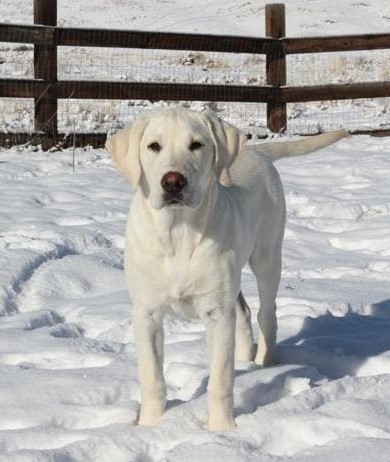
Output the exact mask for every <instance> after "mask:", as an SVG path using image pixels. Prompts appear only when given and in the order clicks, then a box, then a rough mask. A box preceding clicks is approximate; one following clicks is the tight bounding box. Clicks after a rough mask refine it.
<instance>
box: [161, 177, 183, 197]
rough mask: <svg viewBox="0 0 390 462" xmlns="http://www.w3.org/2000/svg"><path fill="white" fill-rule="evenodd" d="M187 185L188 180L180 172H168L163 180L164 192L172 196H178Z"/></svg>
mask: <svg viewBox="0 0 390 462" xmlns="http://www.w3.org/2000/svg"><path fill="white" fill-rule="evenodd" d="M186 184H187V180H186V178H185V177H184V176H183V175H182V174H181V173H179V172H168V173H166V174H165V175H164V176H163V177H162V179H161V186H162V188H163V190H164V191H166V192H167V193H170V194H178V193H179V192H180V191H181V190H182V189H183V188H184V186H185V185H186Z"/></svg>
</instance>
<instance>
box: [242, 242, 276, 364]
mask: <svg viewBox="0 0 390 462" xmlns="http://www.w3.org/2000/svg"><path fill="white" fill-rule="evenodd" d="M280 244H281V242H280ZM249 264H250V266H251V269H252V271H253V272H254V273H255V276H256V280H257V286H258V289H259V298H260V310H259V313H258V315H257V320H258V322H259V327H260V334H261V335H260V336H259V342H258V348H257V353H256V357H255V363H256V364H259V365H261V366H271V365H272V364H275V362H276V332H277V320H276V303H275V299H276V294H277V292H278V287H279V282H280V273H281V245H277V246H274V247H273V248H271V249H269V248H268V249H264V248H263V249H257V250H255V251H254V252H253V254H252V256H251V258H250V260H249Z"/></svg>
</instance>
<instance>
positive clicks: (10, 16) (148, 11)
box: [0, 0, 390, 137]
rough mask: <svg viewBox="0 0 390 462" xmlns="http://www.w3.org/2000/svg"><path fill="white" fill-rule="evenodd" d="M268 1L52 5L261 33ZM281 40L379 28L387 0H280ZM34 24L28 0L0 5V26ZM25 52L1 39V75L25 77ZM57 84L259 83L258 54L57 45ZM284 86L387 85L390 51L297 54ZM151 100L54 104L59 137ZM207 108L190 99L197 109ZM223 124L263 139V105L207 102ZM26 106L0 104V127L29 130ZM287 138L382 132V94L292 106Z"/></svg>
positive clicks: (69, 22)
mask: <svg viewBox="0 0 390 462" xmlns="http://www.w3.org/2000/svg"><path fill="white" fill-rule="evenodd" d="M266 3H267V2H261V1H248V0H239V1H237V0H227V1H225V0H224V1H221V0H212V1H206V0H200V1H196V2H194V1H193V0H164V1H161V0H146V1H132V0H93V1H87V0H58V2H57V4H58V24H59V25H60V26H68V27H91V28H114V29H139V30H154V31H156V30H160V31H177V32H196V33H209V34H228V35H250V36H254V37H263V36H265V25H264V23H265V20H264V7H265V4H266ZM285 3H286V30H287V36H289V37H292V36H307V37H310V36H315V35H317V36H318V35H332V34H333V35H337V34H338V35H340V34H361V33H367V34H369V33H380V32H388V31H389V24H390V3H389V2H388V1H387V0H375V1H364V2H363V1H356V0H341V1H334V0H294V1H292V0H288V1H286V2H285ZM2 21H4V22H12V23H26V24H32V23H33V1H32V0H1V1H0V22H2ZM33 63H34V60H33V46H32V45H28V44H12V43H0V78H2V77H4V78H9V77H16V78H33V76H34V64H33ZM58 70H59V72H58V74H59V78H60V79H62V80H80V79H82V80H102V81H114V82H115V81H118V82H123V81H138V82H145V81H146V82H176V83H193V84H196V83H201V84H225V85H252V86H259V85H265V83H266V81H265V74H266V65H265V55H251V54H240V55H237V54H235V55H231V54H229V53H208V52H202V53H197V52H190V51H185V50H182V51H170V50H165V51H164V50H134V49H132V50H128V49H110V48H108V49H107V48H88V47H87V48H86V47H84V48H83V47H58ZM287 70H288V72H287V79H288V81H287V84H288V85H318V84H322V85H325V84H337V83H356V82H378V81H381V82H383V81H389V80H390V50H373V51H367V52H363V51H359V52H340V53H321V54H300V55H289V56H288V57H287ZM158 105H159V103H158V102H157V103H156V102H153V103H151V102H150V101H118V100H110V101H96V100H76V99H68V100H60V103H59V130H60V132H61V133H65V134H71V133H73V132H83V131H84V132H104V133H106V132H108V131H114V130H116V129H117V128H118V126H121V125H123V124H124V123H126V122H128V121H129V120H132V119H133V118H134V117H136V116H137V115H138V114H139V113H142V112H145V111H150V110H154V109H156V106H158ZM207 105H210V104H208V103H198V104H197V105H196V108H198V109H199V108H203V107H205V106H207ZM211 105H212V107H213V109H216V110H217V111H218V112H219V114H220V115H222V116H223V117H224V118H225V120H229V121H230V122H231V123H234V124H236V125H238V126H239V127H240V128H242V129H244V130H245V131H246V133H250V134H252V135H254V136H257V135H258V136H261V137H262V136H264V135H266V134H267V128H266V106H265V104H261V103H260V104H254V103H247V104H235V103H223V102H215V101H214V102H211ZM33 109H34V100H33V99H24V100H12V99H8V100H7V99H2V100H0V130H1V131H6V132H13V131H17V130H20V129H21V128H23V130H25V131H30V132H32V131H34V128H33V127H34V111H33ZM287 113H288V130H289V133H290V134H297V133H299V134H302V133H316V132H318V130H320V129H326V130H330V129H335V128H338V127H339V126H341V125H343V126H346V127H348V129H350V130H371V129H386V128H390V98H378V99H371V100H367V99H360V100H345V101H322V102H310V103H291V104H288V105H287Z"/></svg>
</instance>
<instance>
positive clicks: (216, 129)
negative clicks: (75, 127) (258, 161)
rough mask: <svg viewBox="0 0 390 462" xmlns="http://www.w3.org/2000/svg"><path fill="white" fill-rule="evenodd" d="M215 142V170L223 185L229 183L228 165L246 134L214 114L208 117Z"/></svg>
mask: <svg viewBox="0 0 390 462" xmlns="http://www.w3.org/2000/svg"><path fill="white" fill-rule="evenodd" d="M208 119H209V121H210V131H211V135H212V137H213V139H214V144H215V172H216V176H217V178H218V180H219V182H220V183H221V184H222V185H224V186H229V185H230V184H231V178H230V167H231V166H232V165H233V163H234V162H235V160H236V158H237V156H238V155H239V154H240V152H241V150H242V147H243V145H244V143H245V141H246V136H245V135H244V133H242V132H241V131H240V130H238V129H237V128H236V127H233V125H230V124H229V123H227V122H225V121H223V120H221V119H219V118H218V117H215V116H209V117H208Z"/></svg>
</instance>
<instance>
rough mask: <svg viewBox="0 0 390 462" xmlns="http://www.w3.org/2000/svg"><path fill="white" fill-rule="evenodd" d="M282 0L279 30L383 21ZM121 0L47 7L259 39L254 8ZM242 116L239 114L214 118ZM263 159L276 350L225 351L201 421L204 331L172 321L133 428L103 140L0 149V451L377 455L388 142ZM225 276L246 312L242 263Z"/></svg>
mask: <svg viewBox="0 0 390 462" xmlns="http://www.w3.org/2000/svg"><path fill="white" fill-rule="evenodd" d="M32 3H33V2H31V1H30V0H12V1H11V0H2V1H1V2H0V16H1V18H2V20H4V21H12V22H21V23H24V22H27V23H31V22H32ZM285 3H286V4H287V8H288V18H289V22H288V33H289V35H298V36H299V35H300V36H304V35H323V34H333V33H340V32H343V33H344V32H347V33H361V32H363V31H365V32H387V31H388V25H389V21H390V4H389V2H388V1H387V0H386V1H385V0H383V1H380V0H375V1H374V0H365V1H364V2H357V1H354V0H338V1H337V2H336V1H333V0H311V1H308V0H305V1H304V0H294V1H292V0H288V1H286V2H285ZM131 5H132V8H129V2H128V1H127V0H126V1H125V0H109V1H108V0H105V1H102V0H94V1H93V2H87V1H85V0H77V1H76V0H67V1H66V2H61V1H59V2H58V6H59V15H58V17H59V23H60V25H68V26H74V25H80V26H88V27H118V28H128V27H132V28H138V29H150V30H155V29H160V30H176V31H188V32H207V33H208V32H211V31H212V32H215V33H229V34H230V33H231V34H240V35H243V34H245V35H258V36H262V35H264V25H263V22H264V19H263V14H264V11H263V5H264V3H263V4H261V5H260V6H259V5H258V4H256V2H252V1H245V0H241V1H240V2H236V1H229V0H228V1H224V2H221V1H218V0H213V1H207V2H205V1H199V2H193V1H191V2H190V1H188V0H181V1H180V2H179V1H175V0H167V1H165V2H161V1H160V0H159V1H157V0H148V1H142V2H131ZM12 66H15V68H16V66H17V63H15V64H12ZM12 66H11V67H12ZM139 109H140V111H141V110H142V107H140V108H139ZM361 110H362V111H363V112H364V113H365V114H368V108H366V107H365V106H362V109H361ZM305 116H307V117H309V118H310V114H305ZM245 117H246V114H245V110H244V109H243V110H242V112H236V113H235V114H234V117H233V120H231V121H232V122H234V123H237V124H239V123H245ZM344 117H345V118H348V114H346V115H345V116H344ZM73 154H74V155H75V168H74V169H73V161H72V157H73ZM277 168H278V170H279V171H280V173H281V176H282V180H283V184H284V187H285V192H286V198H287V206H288V222H287V229H286V237H285V243H284V259H283V273H282V282H281V285H280V290H279V294H278V299H277V302H278V321H279V332H278V345H279V346H278V353H279V358H280V361H279V364H278V365H277V366H275V367H271V368H268V369H261V368H258V367H255V366H254V365H253V364H246V363H240V362H237V364H236V383H235V392H234V393H235V416H236V422H237V424H238V427H237V429H236V430H234V431H230V432H225V433H212V432H210V431H208V430H207V428H205V421H206V417H207V415H206V395H205V393H206V387H207V380H208V366H207V358H206V351H205V331H204V327H203V326H202V325H201V324H200V323H197V322H194V321H187V320H183V319H178V318H173V317H169V318H167V319H166V322H165V332H166V342H165V343H166V360H165V376H166V380H167V384H168V409H167V412H166V414H165V415H164V417H163V419H162V421H161V423H160V424H159V425H157V426H155V427H151V428H141V427H138V426H137V425H136V421H137V416H138V412H139V385H138V379H137V371H136V367H137V359H136V354H135V346H134V340H133V333H132V329H131V313H132V304H131V300H130V299H129V296H128V294H127V291H126V288H125V279H124V271H123V247H124V230H125V220H126V216H127V210H128V207H129V203H130V201H131V197H132V192H131V190H130V187H129V186H128V185H127V183H126V182H125V180H124V179H123V178H121V177H120V176H119V174H118V173H117V172H116V171H115V170H114V168H113V166H112V164H111V161H110V160H109V158H108V155H107V152H106V151H104V150H90V149H77V150H76V151H75V152H74V153H73V152H72V150H66V151H63V152H53V153H44V152H42V151H41V150H39V149H35V148H32V147H30V148H12V149H11V150H0V194H1V201H0V217H1V220H0V461H1V462H133V461H134V462H152V461H153V462H182V461H186V462H198V461H199V460H202V461H204V462H208V461H210V462H211V461H213V462H214V461H215V462H220V461H224V462H244V461H245V462H255V461H256V462H270V461H272V462H287V461H289V462H294V461H297V462H298V461H299V462H328V461H329V460H337V461H338V462H351V461H354V462H366V461H367V460H373V461H375V462H387V461H388V460H389V454H390V405H389V403H390V335H389V333H390V296H389V294H390V260H389V257H390V239H389V229H390V199H389V197H390V179H389V171H390V139H388V138H372V137H368V136H355V137H352V138H350V139H347V140H343V141H341V142H339V143H338V144H337V145H335V146H331V147H329V148H327V149H324V150H322V151H321V152H319V153H316V154H312V155H309V156H306V157H301V158H296V159H290V160H282V161H280V162H279V163H278V164H277ZM242 287H243V291H244V293H245V296H246V298H247V300H248V302H249V304H250V306H251V308H252V310H253V317H252V318H253V320H255V319H256V313H257V309H258V298H257V294H256V286H255V280H254V278H253V277H252V275H251V273H250V272H249V270H248V269H247V268H246V269H245V270H244V272H243V277H242ZM254 327H255V326H254ZM255 331H257V329H256V327H255Z"/></svg>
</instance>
